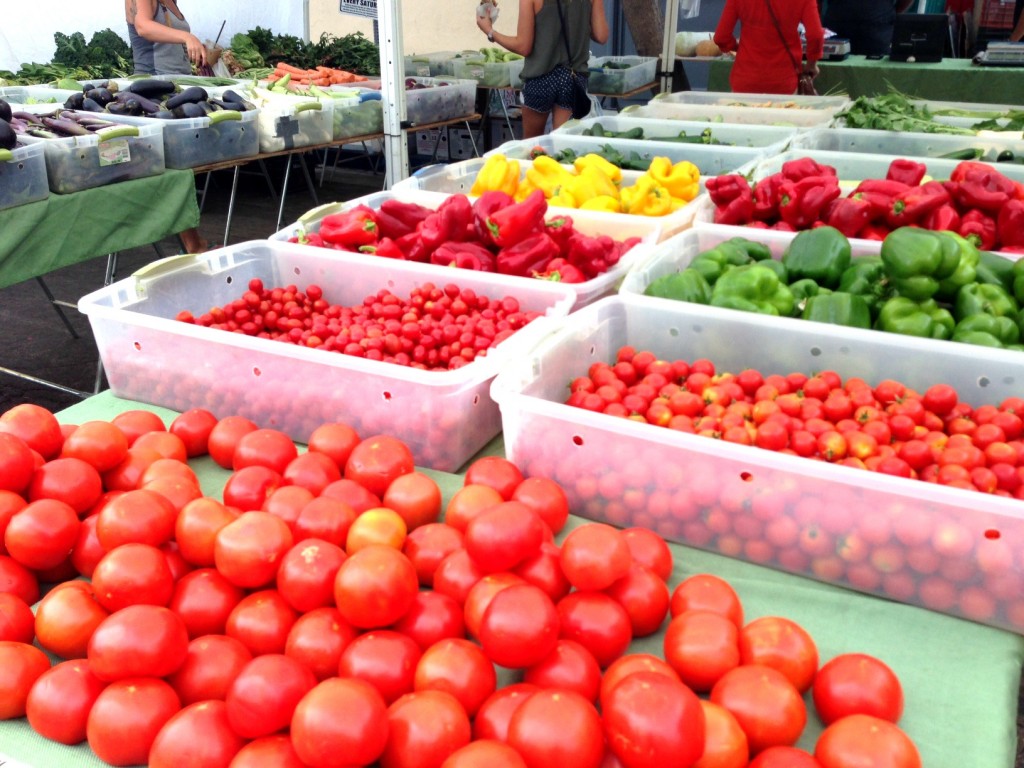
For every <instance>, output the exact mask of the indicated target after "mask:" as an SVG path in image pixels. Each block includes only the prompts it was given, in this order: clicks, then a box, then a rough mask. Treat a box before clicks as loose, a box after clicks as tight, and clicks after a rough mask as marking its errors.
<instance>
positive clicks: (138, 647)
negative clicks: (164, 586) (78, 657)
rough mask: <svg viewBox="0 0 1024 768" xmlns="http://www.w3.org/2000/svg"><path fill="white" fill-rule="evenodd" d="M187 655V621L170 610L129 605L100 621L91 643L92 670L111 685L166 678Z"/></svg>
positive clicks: (89, 652) (152, 606)
mask: <svg viewBox="0 0 1024 768" xmlns="http://www.w3.org/2000/svg"><path fill="white" fill-rule="evenodd" d="M187 654H188V630H186V629H185V622H184V621H182V620H181V617H180V616H178V614H176V613H174V612H173V611H171V610H170V609H169V608H164V607H162V606H158V605H129V606H128V607H127V608H122V609H121V610H119V611H118V612H117V613H112V614H110V616H108V617H107V618H105V619H104V620H103V621H102V622H100V624H99V626H97V627H96V629H95V631H94V632H93V634H92V637H91V638H90V640H89V648H88V659H89V666H90V667H92V671H93V672H94V673H95V674H96V676H97V677H99V678H100V679H101V680H106V681H108V682H110V681H113V680H123V679H124V678H126V677H166V676H167V675H170V674H173V673H174V672H176V671H177V669H178V667H180V666H181V665H182V663H183V662H184V661H185V657H186V655H187Z"/></svg>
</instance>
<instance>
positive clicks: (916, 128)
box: [836, 90, 976, 136]
mask: <svg viewBox="0 0 1024 768" xmlns="http://www.w3.org/2000/svg"><path fill="white" fill-rule="evenodd" d="M836 117H837V118H841V119H842V120H843V121H844V122H845V124H846V125H847V126H848V127H850V128H870V129H874V130H879V131H910V132H915V133H950V134H955V135H958V136H973V135H974V134H975V133H976V131H974V130H971V129H970V128H959V127H957V126H954V125H946V124H945V123H940V122H937V121H936V120H935V119H934V115H933V114H932V113H931V111H930V110H929V109H928V107H926V106H918V105H916V104H914V103H913V102H912V101H911V100H910V99H909V98H908V97H907V96H905V95H904V94H902V93H899V92H898V91H896V90H890V91H889V93H885V94H882V95H881V96H859V97H858V98H856V99H854V101H853V102H851V104H850V106H849V107H847V108H846V109H845V110H843V111H842V112H839V113H837V114H836Z"/></svg>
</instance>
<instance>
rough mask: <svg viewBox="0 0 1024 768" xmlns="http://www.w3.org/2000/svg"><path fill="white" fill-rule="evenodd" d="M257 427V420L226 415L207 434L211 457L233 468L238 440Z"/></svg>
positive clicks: (220, 463) (218, 462)
mask: <svg viewBox="0 0 1024 768" xmlns="http://www.w3.org/2000/svg"><path fill="white" fill-rule="evenodd" d="M172 427H173V425H172ZM257 429H259V426H258V425H257V424H256V422H254V421H251V420H250V419H247V418H245V417H244V416H225V417H224V418H223V419H221V420H220V421H218V422H217V423H216V424H215V425H214V426H213V428H212V429H210V431H209V434H207V437H206V447H207V452H208V453H209V454H210V458H211V459H213V460H214V461H215V462H217V464H219V465H220V466H221V467H223V468H224V469H231V465H232V462H233V460H234V456H235V446H237V445H238V441H239V440H241V438H242V435H246V434H248V433H249V432H255V431H256V430H257ZM171 431H172V432H173V431H174V430H173V429H172V430H171Z"/></svg>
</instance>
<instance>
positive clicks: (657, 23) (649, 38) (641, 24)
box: [622, 0, 665, 56]
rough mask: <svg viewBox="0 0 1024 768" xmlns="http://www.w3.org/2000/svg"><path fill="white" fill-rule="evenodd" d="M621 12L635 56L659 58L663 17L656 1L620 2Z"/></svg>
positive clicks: (663, 26) (663, 27) (623, 0)
mask: <svg viewBox="0 0 1024 768" xmlns="http://www.w3.org/2000/svg"><path fill="white" fill-rule="evenodd" d="M622 12H623V15H624V16H625V18H626V26H627V27H629V33H630V34H631V35H632V36H633V43H634V45H636V52H637V55H638V56H660V55H661V46H662V42H663V41H664V34H665V32H664V30H665V16H664V13H663V12H662V10H661V6H660V5H659V3H658V0H622Z"/></svg>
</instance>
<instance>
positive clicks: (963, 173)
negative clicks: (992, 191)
mask: <svg viewBox="0 0 1024 768" xmlns="http://www.w3.org/2000/svg"><path fill="white" fill-rule="evenodd" d="M991 170H992V166H991V165H989V164H988V163H979V162H978V161H977V160H963V161H961V162H959V163H957V164H956V168H954V169H953V172H952V173H951V174H949V180H950V181H952V182H954V183H958V182H961V181H963V180H964V179H966V178H967V177H968V176H969V175H973V174H985V173H988V172H990V171H991Z"/></svg>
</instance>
